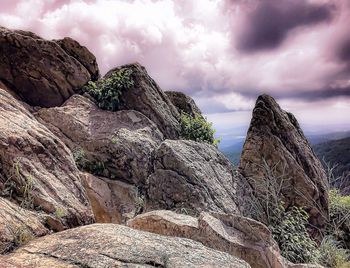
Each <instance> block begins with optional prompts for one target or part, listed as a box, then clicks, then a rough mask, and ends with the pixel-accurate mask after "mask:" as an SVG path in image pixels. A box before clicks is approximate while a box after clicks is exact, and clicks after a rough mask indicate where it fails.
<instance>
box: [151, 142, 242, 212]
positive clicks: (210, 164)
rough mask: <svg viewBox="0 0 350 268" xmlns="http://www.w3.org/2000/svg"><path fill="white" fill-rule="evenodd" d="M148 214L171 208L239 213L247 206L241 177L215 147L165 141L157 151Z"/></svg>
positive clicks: (197, 143)
mask: <svg viewBox="0 0 350 268" xmlns="http://www.w3.org/2000/svg"><path fill="white" fill-rule="evenodd" d="M154 155H155V159H154V173H153V174H151V175H150V177H149V181H148V200H147V202H146V211H149V210H154V209H169V210H174V209H175V210H177V211H187V213H190V214H197V213H198V212H200V211H203V210H204V211H207V210H210V211H216V212H225V213H237V212H239V211H240V206H241V205H242V206H243V205H244V198H245V197H244V196H241V194H239V191H238V188H240V187H241V185H242V183H243V182H242V181H241V179H242V178H241V176H240V175H239V174H238V173H237V172H235V171H234V170H233V168H232V165H231V163H230V161H229V160H228V159H226V158H225V157H224V156H223V154H222V153H220V152H219V151H218V150H217V148H216V147H215V146H212V145H209V144H204V143H199V142H194V141H183V140H166V141H164V142H163V143H162V144H161V145H160V146H159V147H158V149H157V150H156V152H155V154H154Z"/></svg>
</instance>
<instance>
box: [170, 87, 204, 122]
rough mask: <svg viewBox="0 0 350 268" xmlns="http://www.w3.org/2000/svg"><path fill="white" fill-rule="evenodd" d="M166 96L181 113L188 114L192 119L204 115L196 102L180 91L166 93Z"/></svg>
mask: <svg viewBox="0 0 350 268" xmlns="http://www.w3.org/2000/svg"><path fill="white" fill-rule="evenodd" d="M165 94H166V95H167V96H168V97H169V99H170V101H171V102H172V104H173V105H174V106H175V107H176V108H177V110H178V112H179V113H181V112H183V113H187V114H189V115H191V116H192V117H195V116H196V115H200V114H202V112H201V110H200V109H199V108H198V107H197V105H196V103H195V102H194V100H193V99H192V98H191V97H189V96H187V95H186V94H184V93H182V92H178V91H165Z"/></svg>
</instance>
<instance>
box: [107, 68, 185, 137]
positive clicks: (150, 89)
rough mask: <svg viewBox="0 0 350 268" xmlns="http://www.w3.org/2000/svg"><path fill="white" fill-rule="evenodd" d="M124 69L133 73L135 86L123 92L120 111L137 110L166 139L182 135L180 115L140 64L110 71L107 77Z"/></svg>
mask: <svg viewBox="0 0 350 268" xmlns="http://www.w3.org/2000/svg"><path fill="white" fill-rule="evenodd" d="M122 68H128V69H129V70H131V71H132V74H131V77H132V80H133V86H131V87H130V88H129V89H128V90H125V91H123V92H122V95H121V98H120V104H119V107H120V109H125V110H136V111H138V112H140V113H142V114H144V115H145V116H147V117H148V118H149V119H151V120H152V121H153V122H154V123H155V124H156V125H157V127H158V128H159V130H160V131H161V132H162V133H163V134H164V136H165V137H166V138H168V139H177V138H178V137H179V133H180V124H179V122H178V119H179V113H178V111H177V109H176V108H175V107H174V105H173V104H172V103H171V101H170V100H169V98H168V97H167V95H166V94H165V93H164V92H163V91H162V90H161V89H160V87H159V86H158V85H157V83H156V82H155V81H154V80H153V79H152V78H151V77H150V76H149V75H148V74H147V71H146V69H145V68H144V67H143V66H141V65H140V64H138V63H135V64H130V65H124V66H121V67H118V68H115V69H112V70H110V71H109V72H108V73H107V74H106V76H105V77H110V75H111V74H112V73H113V72H114V71H118V70H120V69H122Z"/></svg>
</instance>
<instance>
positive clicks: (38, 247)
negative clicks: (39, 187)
mask: <svg viewBox="0 0 350 268" xmlns="http://www.w3.org/2000/svg"><path fill="white" fill-rule="evenodd" d="M1 265H3V266H5V265H8V266H5V267H17V266H19V267H42V268H46V267H47V268H61V267H72V268H73V267H74V268H78V267H80V268H81V267H90V268H105V267H135V268H136V267H167V268H177V267H217V268H221V267H232V268H243V267H244V268H248V267H250V266H249V265H248V264H247V263H246V262H244V261H242V260H239V259H238V258H236V257H233V256H231V255H229V254H227V253H224V252H220V251H217V250H214V249H210V248H208V247H205V246H204V245H203V244H201V243H198V242H195V241H193V240H189V239H184V238H177V237H166V236H161V235H158V234H152V233H148V232H143V231H139V230H134V229H131V228H129V227H125V226H121V225H115V224H93V225H89V226H83V227H79V228H75V229H71V230H67V231H64V232H60V233H56V234H53V235H49V236H45V237H42V238H39V239H36V240H34V241H32V242H30V243H29V244H27V245H26V246H23V247H22V248H20V249H18V250H17V251H15V252H14V253H12V254H10V255H7V256H1V257H0V267H1Z"/></svg>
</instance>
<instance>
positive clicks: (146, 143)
mask: <svg viewBox="0 0 350 268" xmlns="http://www.w3.org/2000/svg"><path fill="white" fill-rule="evenodd" d="M37 116H38V117H39V118H40V119H41V120H43V122H45V124H46V125H47V126H48V127H49V128H50V129H51V130H52V131H53V132H54V133H56V134H57V135H58V136H59V137H60V138H61V140H63V141H64V142H65V144H67V145H68V146H69V147H70V148H71V150H72V151H73V152H76V153H80V154H81V157H82V158H83V159H80V160H81V161H85V162H83V163H81V165H83V168H85V169H87V170H89V171H90V172H93V173H98V174H97V175H101V176H104V177H108V178H111V179H118V180H122V181H125V182H128V183H135V184H144V183H145V180H146V178H147V176H148V174H149V173H150V169H151V154H152V152H153V150H154V149H155V148H156V147H157V146H158V144H159V143H160V142H161V141H162V139H163V135H162V134H161V132H160V131H159V130H158V129H157V127H156V126H155V124H154V123H153V122H152V121H150V120H149V119H148V118H147V117H146V116H144V115H143V114H141V113H139V112H137V111H133V110H128V111H126V110H123V111H118V112H109V111H104V110H101V109H99V108H98V107H97V106H96V105H95V104H94V103H93V102H92V101H90V100H89V99H87V98H85V97H83V96H80V95H74V96H72V97H71V98H70V99H69V100H68V101H67V102H66V103H64V105H62V106H61V107H57V108H49V109H41V110H39V112H38V113H37Z"/></svg>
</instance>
